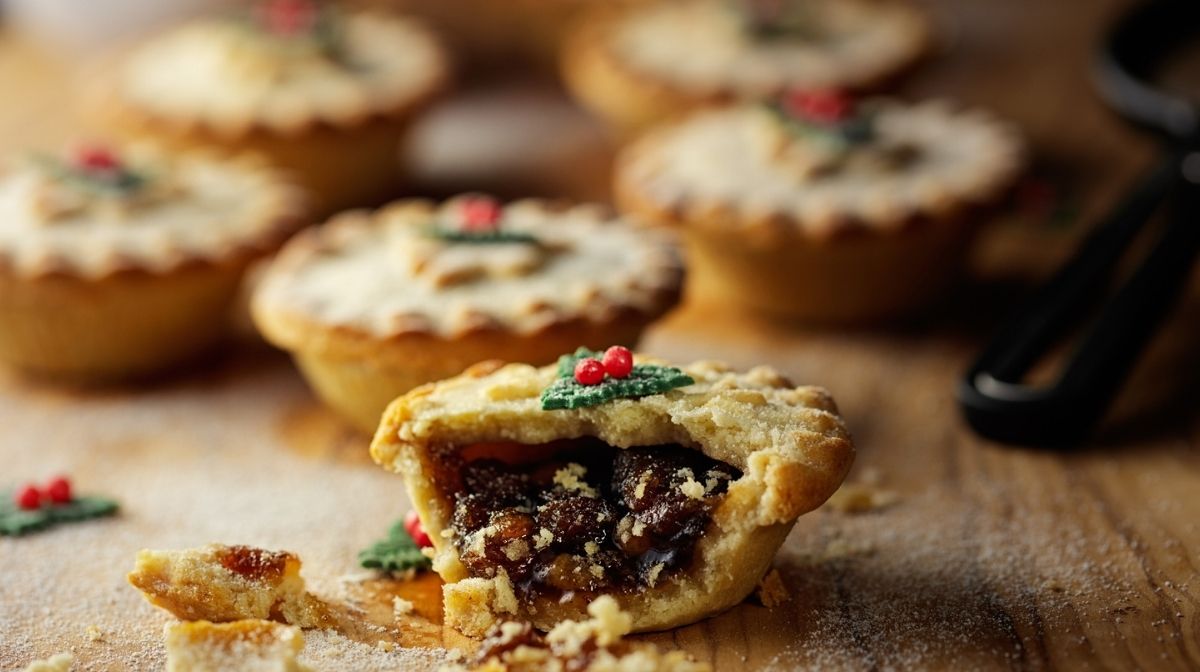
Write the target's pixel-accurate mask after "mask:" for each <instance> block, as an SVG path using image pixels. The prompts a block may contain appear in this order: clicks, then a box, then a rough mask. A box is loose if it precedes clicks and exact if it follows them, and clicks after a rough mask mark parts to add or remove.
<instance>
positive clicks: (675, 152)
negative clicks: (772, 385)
mask: <svg viewBox="0 0 1200 672" xmlns="http://www.w3.org/2000/svg"><path fill="white" fill-rule="evenodd" d="M1022 164H1023V147H1022V142H1021V141H1020V139H1019V138H1018V136H1017V134H1016V132H1015V131H1014V130H1013V129H1012V128H1010V127H1009V126H1008V125H1007V124H1004V123H1002V122H1000V121H999V120H997V119H995V118H993V117H992V116H991V115H988V114H986V113H984V112H981V111H976V110H961V109H956V108H954V107H952V106H951V105H949V104H947V103H945V102H943V101H930V102H921V103H915V104H910V103H904V102H900V101H896V100H889V99H873V98H868V99H865V100H861V101H860V100H855V99H853V98H850V97H847V96H844V95H841V94H838V93H835V92H805V91H796V92H789V93H788V94H785V95H784V96H781V97H780V98H779V99H777V100H775V101H772V102H770V103H762V104H746V105H742V106H738V107H731V108H727V109H722V110H710V111H704V112H700V113H697V114H696V115H694V116H692V117H690V118H688V119H686V120H684V121H682V122H680V123H679V124H677V125H673V126H668V127H665V128H662V129H659V130H655V131H651V132H650V133H649V134H647V135H646V136H644V137H643V138H641V139H640V140H638V141H637V142H635V143H634V144H633V145H631V146H629V147H628V148H626V150H625V151H624V153H623V154H622V156H620V157H619V158H618V165H617V174H616V186H615V190H616V193H617V201H618V203H619V204H620V206H621V207H622V209H623V210H625V211H626V212H627V213H629V214H630V215H633V216H637V217H641V218H644V219H646V220H649V221H651V222H656V223H659V224H663V225H667V226H671V227H675V228H677V229H679V230H681V231H682V232H683V234H684V236H685V238H686V240H687V244H688V261H689V266H690V269H691V271H692V272H691V273H690V274H689V277H690V278H691V280H692V283H693V284H692V285H691V287H690V288H689V292H690V295H691V296H695V297H718V298H720V299H722V300H726V301H730V302H734V303H737V304H741V305H745V306H750V307H752V308H755V309H758V310H760V311H764V312H766V313H770V314H773V315H776V316H783V317H789V318H799V319H803V320H808V321H815V322H841V323H845V322H869V321H875V320H880V319H884V318H895V317H900V316H903V315H907V314H909V313H911V312H913V311H915V310H917V309H919V308H921V307H923V306H925V305H926V304H928V303H929V302H930V301H932V300H933V299H935V298H937V297H938V296H939V295H940V294H942V293H943V292H944V291H945V290H946V289H948V288H949V286H950V285H951V284H952V283H953V281H954V280H955V278H957V277H958V271H959V270H960V269H961V267H962V266H963V263H964V261H965V258H966V251H967V247H968V244H969V243H970V242H971V240H972V237H973V235H974V233H975V232H976V231H977V230H978V228H979V224H980V223H981V222H982V221H983V217H982V215H983V214H984V209H983V207H984V206H987V205H990V204H993V203H995V202H997V201H998V200H999V199H1001V198H1002V197H1003V196H1005V195H1006V194H1007V192H1008V190H1009V188H1010V187H1011V186H1012V184H1013V183H1014V182H1015V180H1016V178H1017V177H1018V174H1019V172H1020V169H1021V167H1022Z"/></svg>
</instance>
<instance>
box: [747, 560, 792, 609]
mask: <svg viewBox="0 0 1200 672" xmlns="http://www.w3.org/2000/svg"><path fill="white" fill-rule="evenodd" d="M754 595H755V596H756V597H758V601H759V602H761V603H762V605H763V606H764V607H766V608H768V609H774V608H775V607H778V606H779V605H781V604H783V603H784V602H787V601H788V600H790V599H792V594H791V593H790V592H788V589H787V585H785V584H784V582H783V576H781V575H780V574H779V570H778V569H772V570H771V571H769V572H767V575H766V576H764V577H763V578H762V581H760V582H759V583H758V588H757V589H756V590H755V591H754Z"/></svg>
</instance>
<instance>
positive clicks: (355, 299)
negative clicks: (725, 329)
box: [254, 197, 682, 340]
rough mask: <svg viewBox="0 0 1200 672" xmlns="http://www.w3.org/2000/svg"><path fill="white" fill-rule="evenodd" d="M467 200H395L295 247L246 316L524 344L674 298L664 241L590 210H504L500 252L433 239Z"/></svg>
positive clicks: (495, 247)
mask: <svg viewBox="0 0 1200 672" xmlns="http://www.w3.org/2000/svg"><path fill="white" fill-rule="evenodd" d="M473 198H476V197H462V198H458V199H452V200H450V201H447V202H446V203H444V204H441V205H435V204H433V203H430V202H428V201H420V200H412V201H400V202H398V203H395V204H393V205H391V206H389V207H387V208H385V209H383V210H380V211H378V212H376V213H366V212H353V213H347V214H344V215H342V216H340V217H338V218H336V219H335V220H334V221H332V222H330V223H329V224H327V225H325V226H324V227H321V228H320V229H318V230H312V231H309V232H306V233H304V234H302V235H301V236H298V237H297V238H296V239H294V240H293V241H292V242H290V243H289V244H288V245H287V246H286V247H285V248H284V251H283V253H282V254H281V255H280V256H279V258H278V259H277V260H276V262H275V263H274V264H273V266H272V268H271V269H270V271H269V272H268V273H267V275H266V277H265V279H264V281H263V283H262V285H261V286H260V287H259V290H258V292H257V294H256V296H255V302H254V303H255V311H256V313H257V314H258V315H259V316H260V317H261V316H263V315H264V314H266V315H268V316H271V315H274V316H278V315H284V316H295V317H296V318H298V319H300V320H303V321H306V322H308V323H314V322H315V323H316V324H318V325H320V326H322V327H324V328H327V329H343V328H344V329H350V330H354V331H358V332H366V333H368V334H370V335H372V336H375V337H380V338H384V337H388V336H392V335H399V334H406V333H432V334H436V335H438V336H443V337H455V336H458V335H461V334H465V333H468V332H471V331H475V330H479V329H492V328H501V329H506V330H510V331H514V332H517V333H534V332H537V331H539V330H542V329H545V328H547V327H549V326H552V325H554V324H556V323H559V322H563V321H571V320H577V319H583V320H594V321H606V320H610V319H613V318H614V317H615V316H617V315H618V314H619V313H621V312H622V311H636V312H642V313H650V314H659V313H662V312H664V311H665V310H666V309H667V308H669V307H670V305H672V304H673V303H674V301H675V300H676V298H677V295H678V290H679V286H680V283H681V281H682V269H681V265H680V261H679V258H678V255H677V252H676V249H675V246H674V244H673V242H672V241H671V239H670V237H669V236H668V235H666V234H664V233H662V232H659V231H655V230H652V229H648V228H645V227H642V226H639V225H635V224H632V223H629V222H627V221H626V220H622V219H617V218H614V217H612V216H611V215H609V214H607V213H606V212H605V211H604V210H603V209H602V208H599V207H596V206H586V205H580V206H574V207H565V206H564V207H556V206H554V205H551V204H548V203H545V202H542V201H536V200H525V201H518V202H514V203H511V204H509V205H507V206H506V207H504V208H503V209H502V210H498V214H499V217H500V226H501V227H502V228H501V229H500V231H502V232H503V235H505V236H510V237H512V238H513V239H512V240H511V241H508V242H499V243H479V242H470V241H463V240H448V239H445V238H439V237H437V236H435V235H433V234H432V231H433V230H434V228H437V227H440V228H442V229H449V230H455V227H457V226H459V225H460V223H461V222H460V216H461V213H462V210H463V208H464V207H466V206H465V204H466V203H469V202H472V200H473ZM267 321H268V322H272V323H276V322H279V321H280V320H276V319H268V320H267ZM274 336H275V337H276V338H285V340H286V335H284V334H278V333H276V334H275V335H274Z"/></svg>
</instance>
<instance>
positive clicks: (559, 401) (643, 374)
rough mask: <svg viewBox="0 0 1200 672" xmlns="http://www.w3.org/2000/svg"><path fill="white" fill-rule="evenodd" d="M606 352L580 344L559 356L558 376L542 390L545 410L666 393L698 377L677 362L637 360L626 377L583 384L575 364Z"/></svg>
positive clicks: (572, 407)
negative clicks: (661, 364) (675, 365)
mask: <svg viewBox="0 0 1200 672" xmlns="http://www.w3.org/2000/svg"><path fill="white" fill-rule="evenodd" d="M602 356H603V354H602V353H598V352H592V351H591V350H588V349H587V348H579V349H578V350H576V351H575V352H574V353H572V354H570V355H563V356H562V357H559V358H558V380H556V381H554V382H553V383H551V384H550V386H549V387H547V388H546V389H545V390H542V410H543V411H554V410H561V409H575V408H586V407H588V406H598V405H600V404H603V403H607V402H609V401H612V400H613V399H640V398H641V397H648V396H650V395H654V394H662V393H664V392H667V391H669V390H673V389H675V388H677V387H685V386H687V385H692V384H694V383H695V382H696V381H695V379H693V378H692V377H691V376H689V375H687V374H686V373H684V372H683V371H682V370H680V369H677V368H675V367H673V366H657V365H654V364H635V365H634V367H633V370H632V371H630V372H629V376H627V377H625V378H612V377H607V378H605V379H604V380H603V381H601V382H600V383H598V384H596V385H583V384H581V383H579V382H577V381H576V380H575V365H576V363H578V362H579V360H580V359H584V358H592V359H600V358H601V357H602Z"/></svg>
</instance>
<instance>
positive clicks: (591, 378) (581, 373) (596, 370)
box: [575, 357, 604, 385]
mask: <svg viewBox="0 0 1200 672" xmlns="http://www.w3.org/2000/svg"><path fill="white" fill-rule="evenodd" d="M603 380H604V365H603V364H601V363H600V362H599V361H598V360H595V359H592V358H591V357H585V358H584V359H581V360H579V361H578V362H576V363H575V382H577V383H579V384H580V385H599V384H600V383H601V382H603Z"/></svg>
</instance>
